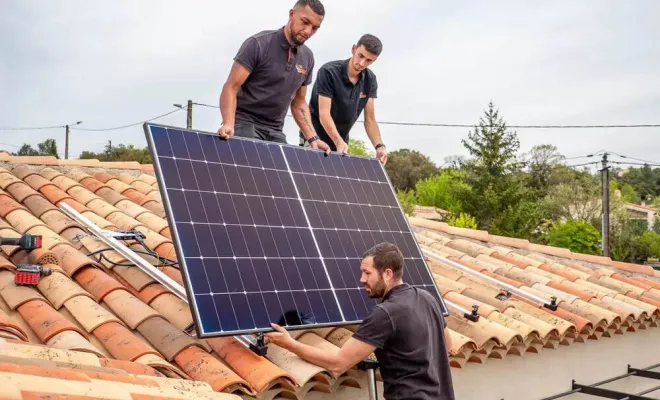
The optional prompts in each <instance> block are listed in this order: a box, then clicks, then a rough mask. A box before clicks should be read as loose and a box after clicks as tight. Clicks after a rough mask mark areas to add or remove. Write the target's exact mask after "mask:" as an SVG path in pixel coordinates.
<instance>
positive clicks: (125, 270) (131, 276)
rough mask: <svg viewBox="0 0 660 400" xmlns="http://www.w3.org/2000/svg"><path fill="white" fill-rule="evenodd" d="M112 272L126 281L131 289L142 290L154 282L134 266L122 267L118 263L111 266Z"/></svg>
mask: <svg viewBox="0 0 660 400" xmlns="http://www.w3.org/2000/svg"><path fill="white" fill-rule="evenodd" d="M112 272H113V273H114V274H115V275H117V276H118V277H120V278H122V279H123V280H124V281H125V282H127V283H128V284H129V285H130V286H131V287H132V288H133V289H135V290H142V289H144V288H145V287H146V286H147V285H149V284H152V283H154V282H156V280H154V279H153V278H151V277H150V276H149V275H147V274H146V273H145V272H144V271H142V270H141V269H139V268H135V267H124V266H121V265H118V266H116V267H113V268H112Z"/></svg>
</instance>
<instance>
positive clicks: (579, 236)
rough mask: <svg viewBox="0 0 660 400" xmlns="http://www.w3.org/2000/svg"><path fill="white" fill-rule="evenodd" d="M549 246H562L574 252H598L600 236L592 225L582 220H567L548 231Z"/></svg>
mask: <svg viewBox="0 0 660 400" xmlns="http://www.w3.org/2000/svg"><path fill="white" fill-rule="evenodd" d="M548 244H549V245H550V246H556V247H563V248H565V249H569V250H571V251H573V252H576V253H583V254H594V255H596V254H600V250H601V246H600V245H601V236H600V232H598V230H597V229H596V228H594V226H593V225H591V224H590V223H588V222H584V221H576V220H572V221H567V222H564V223H562V224H559V225H557V226H555V227H553V228H552V229H551V230H550V233H548Z"/></svg>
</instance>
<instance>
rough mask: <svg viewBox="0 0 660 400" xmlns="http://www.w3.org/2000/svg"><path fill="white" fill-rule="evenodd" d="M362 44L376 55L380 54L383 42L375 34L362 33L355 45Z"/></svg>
mask: <svg viewBox="0 0 660 400" xmlns="http://www.w3.org/2000/svg"><path fill="white" fill-rule="evenodd" d="M360 46H364V48H365V49H367V51H368V52H369V53H373V54H375V55H377V56H379V55H380V52H381V51H383V43H382V42H381V41H380V39H378V38H377V37H376V36H374V35H371V34H368V33H367V34H365V35H362V37H361V38H360V40H358V42H357V45H356V47H360Z"/></svg>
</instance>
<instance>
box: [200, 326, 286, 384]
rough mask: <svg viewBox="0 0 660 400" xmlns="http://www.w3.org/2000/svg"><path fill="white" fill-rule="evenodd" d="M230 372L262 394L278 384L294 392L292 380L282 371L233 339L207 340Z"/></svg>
mask: <svg viewBox="0 0 660 400" xmlns="http://www.w3.org/2000/svg"><path fill="white" fill-rule="evenodd" d="M207 342H208V343H209V345H210V346H211V347H212V348H213V350H214V351H215V352H216V353H218V355H219V356H220V358H222V359H223V360H224V361H225V362H226V363H227V364H228V365H229V366H230V367H231V369H232V370H234V371H235V372H236V373H238V375H240V376H241V377H242V378H243V379H245V380H246V381H247V382H248V383H249V384H250V386H251V387H252V388H254V389H255V390H256V391H257V392H263V391H265V390H267V389H270V388H272V387H273V386H274V385H276V384H280V385H282V386H284V387H286V388H287V389H289V390H294V387H295V385H296V383H295V380H294V378H293V377H292V376H291V375H289V374H288V373H286V372H285V371H284V370H282V369H281V368H279V367H278V366H276V365H275V364H273V363H271V362H270V361H268V360H267V359H265V358H263V357H259V356H258V355H256V354H255V353H254V352H253V351H251V350H249V349H247V348H246V347H245V346H243V345H241V344H240V343H238V342H237V341H236V340H235V339H234V338H230V337H224V338H214V339H209V340H207Z"/></svg>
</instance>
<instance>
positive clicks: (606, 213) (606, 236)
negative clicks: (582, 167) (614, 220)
mask: <svg viewBox="0 0 660 400" xmlns="http://www.w3.org/2000/svg"><path fill="white" fill-rule="evenodd" d="M608 155H609V154H608V153H604V154H603V159H602V160H601V162H602V164H603V169H601V170H600V172H601V176H602V178H603V229H602V231H603V233H602V234H603V256H605V257H609V256H610V176H609V175H610V174H609V171H610V167H609V166H608V165H607V156H608Z"/></svg>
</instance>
